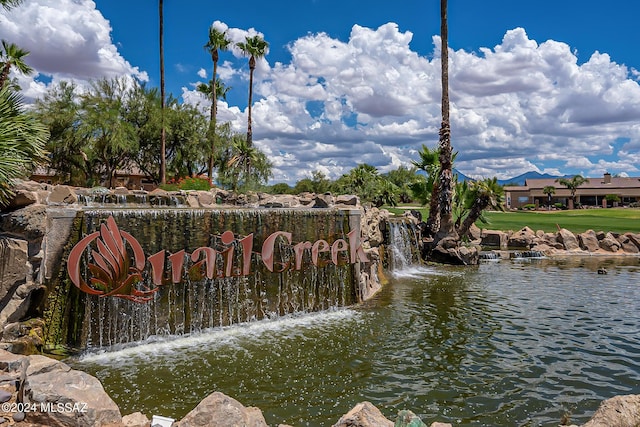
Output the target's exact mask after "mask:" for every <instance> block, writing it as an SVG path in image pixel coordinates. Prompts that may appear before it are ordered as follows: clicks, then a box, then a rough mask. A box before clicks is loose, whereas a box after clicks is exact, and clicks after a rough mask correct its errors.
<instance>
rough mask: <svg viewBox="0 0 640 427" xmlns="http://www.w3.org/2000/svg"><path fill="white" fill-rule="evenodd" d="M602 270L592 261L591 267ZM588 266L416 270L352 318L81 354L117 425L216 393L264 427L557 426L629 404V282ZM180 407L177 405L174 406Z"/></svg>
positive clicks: (179, 410)
mask: <svg viewBox="0 0 640 427" xmlns="http://www.w3.org/2000/svg"><path fill="white" fill-rule="evenodd" d="M596 261H598V262H602V261H601V260H596ZM592 262H594V261H593V260H587V261H580V262H578V261H575V260H567V261H554V260H536V261H534V262H526V263H511V262H500V263H482V264H481V265H480V266H479V267H478V268H466V269H460V268H452V267H442V268H440V267H438V268H435V267H429V268H426V267H421V268H420V269H419V270H417V271H408V272H406V273H401V274H398V275H394V277H393V278H392V281H391V283H390V284H389V285H388V286H387V287H385V288H384V289H383V291H382V292H381V293H380V294H378V295H377V296H376V297H375V298H374V300H373V301H370V302H368V303H367V304H364V305H362V306H361V307H358V308H356V309H346V310H340V311H336V312H327V313H321V314H315V315H304V316H300V317H295V316H294V317H291V318H287V319H280V320H275V321H268V322H258V323H257V324H252V325H245V326H241V327H238V326H236V327H232V328H224V329H218V330H212V331H210V332H209V333H207V334H201V335H195V336H191V337H188V338H184V339H177V340H169V341H166V342H164V341H158V342H146V343H143V344H142V345H141V346H138V347H136V348H132V349H122V350H121V351H119V352H114V353H108V354H89V355H86V356H84V357H83V358H82V359H80V360H77V361H71V362H70V363H72V364H73V365H74V366H75V367H80V368H82V369H86V370H88V371H89V372H92V373H94V374H95V375H97V376H98V378H100V379H101V380H102V381H103V383H104V385H105V388H106V389H107V391H108V392H109V393H110V394H111V395H112V396H113V397H114V399H115V400H116V402H117V403H118V404H119V405H120V406H121V408H122V410H123V412H124V413H130V412H134V411H137V410H142V411H143V412H145V413H147V414H154V413H156V414H164V415H167V416H174V417H175V418H180V417H181V416H183V415H184V414H185V413H186V412H188V411H189V410H190V409H191V408H193V407H194V406H195V405H196V404H197V403H198V402H199V401H200V400H201V399H202V398H204V397H205V396H206V395H208V394H209V393H210V392H211V391H213V390H218V391H222V392H224V393H226V394H228V395H230V396H233V397H235V398H237V399H238V400H240V401H241V402H242V403H243V404H245V405H247V406H258V407H260V408H261V409H262V410H263V412H264V413H265V417H266V418H267V422H268V423H270V424H278V423H282V422H285V423H289V424H293V425H310V426H319V425H331V424H333V423H335V422H336V420H337V419H338V418H339V417H340V416H341V415H342V414H344V413H346V412H347V411H348V410H349V409H350V408H351V407H353V405H355V403H357V402H360V401H363V400H369V401H371V402H373V403H374V404H376V405H377V406H378V407H379V408H380V409H381V410H382V411H383V413H384V414H385V415H386V416H387V417H389V418H393V416H394V414H396V413H397V411H398V410H400V409H411V410H413V411H414V412H416V413H417V414H419V415H420V416H421V417H422V418H423V420H424V421H425V423H427V424H430V423H431V422H433V421H444V422H452V423H454V424H461V425H486V426H493V425H530V426H547V425H548V426H551V425H557V424H558V422H559V420H560V418H561V417H562V415H563V414H565V413H571V414H572V415H571V420H572V422H574V423H581V422H584V421H586V420H587V419H588V417H589V416H590V414H592V413H593V412H594V411H595V410H596V409H597V407H598V405H599V404H600V402H601V401H602V400H603V399H606V398H609V397H612V396H614V395H616V394H627V393H638V392H640V340H638V339H637V336H638V332H639V331H640V290H639V288H640V287H638V286H637V276H636V273H637V270H636V269H634V268H623V267H621V268H615V265H613V266H612V265H611V264H608V267H607V268H608V269H609V270H610V271H613V270H615V274H610V275H609V276H608V277H607V278H606V281H605V280H597V281H596V280H593V279H594V277H595V276H594V275H595V270H596V269H597V265H592V264H590V263H592ZM178 397H179V398H178Z"/></svg>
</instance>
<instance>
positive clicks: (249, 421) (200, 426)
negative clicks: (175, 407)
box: [176, 392, 267, 427]
mask: <svg viewBox="0 0 640 427" xmlns="http://www.w3.org/2000/svg"><path fill="white" fill-rule="evenodd" d="M176 426H177V427H209V426H225V427H267V422H266V421H265V419H264V416H263V415H262V411H260V409H258V408H253V407H250V408H247V407H245V406H243V405H242V404H241V403H240V402H238V401H237V400H235V399H233V398H231V397H229V396H226V395H224V394H222V393H219V392H215V393H212V394H210V395H209V396H207V397H206V398H204V400H202V401H201V402H200V403H199V404H198V406H196V407H195V408H194V409H193V410H192V411H191V412H189V413H188V414H187V415H185V417H184V418H183V419H182V420H180V421H179V422H178V423H177V424H176Z"/></svg>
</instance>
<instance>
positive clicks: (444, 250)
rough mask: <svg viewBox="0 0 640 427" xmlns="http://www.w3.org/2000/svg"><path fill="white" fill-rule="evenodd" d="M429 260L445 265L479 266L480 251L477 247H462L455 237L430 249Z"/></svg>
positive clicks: (441, 240) (439, 242) (440, 241)
mask: <svg viewBox="0 0 640 427" xmlns="http://www.w3.org/2000/svg"><path fill="white" fill-rule="evenodd" d="M431 244H432V245H433V243H431ZM429 259H430V260H431V261H434V262H439V263H443V264H451V265H477V264H478V261H479V259H480V251H479V250H478V248H476V247H468V246H461V245H460V241H459V240H458V239H457V238H455V237H445V238H442V239H440V240H439V241H438V242H437V243H436V245H435V247H432V248H430V251H429Z"/></svg>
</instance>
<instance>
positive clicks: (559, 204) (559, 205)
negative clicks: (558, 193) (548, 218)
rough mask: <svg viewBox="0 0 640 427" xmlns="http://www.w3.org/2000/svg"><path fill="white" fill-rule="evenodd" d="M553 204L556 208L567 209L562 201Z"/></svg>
mask: <svg viewBox="0 0 640 427" xmlns="http://www.w3.org/2000/svg"><path fill="white" fill-rule="evenodd" d="M553 206H554V207H555V208H556V209H567V207H566V206H565V205H563V204H562V203H554V204H553Z"/></svg>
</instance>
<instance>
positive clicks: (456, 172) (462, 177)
mask: <svg viewBox="0 0 640 427" xmlns="http://www.w3.org/2000/svg"><path fill="white" fill-rule="evenodd" d="M453 175H458V182H462V181H475V179H473V178H469V177H468V176H466V175H465V174H463V173H462V172H460V171H459V170H458V169H455V168H454V169H453Z"/></svg>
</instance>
